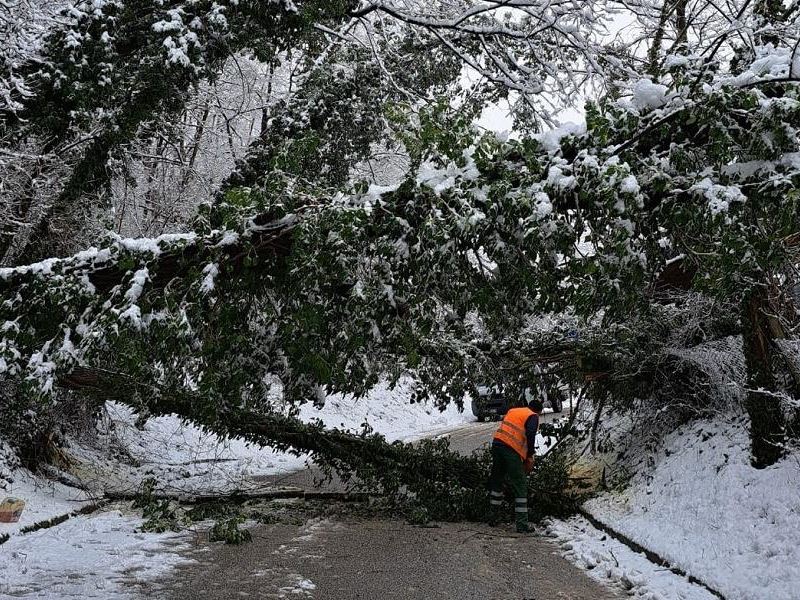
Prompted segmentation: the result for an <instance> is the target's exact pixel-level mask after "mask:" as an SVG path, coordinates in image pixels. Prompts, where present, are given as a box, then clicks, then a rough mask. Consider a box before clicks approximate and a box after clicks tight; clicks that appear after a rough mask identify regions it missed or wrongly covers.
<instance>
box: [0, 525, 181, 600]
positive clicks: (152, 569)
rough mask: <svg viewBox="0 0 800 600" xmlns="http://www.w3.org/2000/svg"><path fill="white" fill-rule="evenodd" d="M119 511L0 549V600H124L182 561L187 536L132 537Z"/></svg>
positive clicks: (134, 532) (24, 537)
mask: <svg viewBox="0 0 800 600" xmlns="http://www.w3.org/2000/svg"><path fill="white" fill-rule="evenodd" d="M141 522H142V520H141V519H139V518H137V517H135V516H133V515H129V514H124V513H122V512H120V511H109V512H102V513H98V514H96V515H89V516H80V517H75V518H73V519H70V520H69V521H67V522H65V523H63V524H61V525H59V526H57V527H52V528H50V529H42V530H40V531H36V532H33V533H29V534H26V535H21V536H14V537H12V538H11V540H9V541H8V542H6V543H5V544H3V545H2V546H0V598H46V599H48V600H66V599H76V600H83V599H87V598H97V599H103V600H126V599H128V598H131V597H133V591H134V587H135V585H136V583H137V581H141V580H143V579H145V578H146V579H155V578H158V577H159V576H161V575H164V574H166V573H168V572H169V571H170V570H171V569H173V568H174V567H175V566H176V565H177V564H179V563H181V562H184V561H186V560H187V559H186V558H184V557H183V556H182V554H181V552H182V551H183V550H185V549H186V548H188V539H189V534H175V533H165V534H155V533H147V534H145V533H138V532H137V528H138V527H139V526H140V525H141Z"/></svg>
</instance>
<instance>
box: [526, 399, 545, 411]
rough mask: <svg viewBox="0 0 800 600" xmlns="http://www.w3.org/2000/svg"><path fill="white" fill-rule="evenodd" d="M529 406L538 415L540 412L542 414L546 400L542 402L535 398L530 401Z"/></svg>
mask: <svg viewBox="0 0 800 600" xmlns="http://www.w3.org/2000/svg"><path fill="white" fill-rule="evenodd" d="M528 408H530V409H531V410H532V411H533V412H535V413H536V414H537V415H540V414H542V411H543V410H544V402H542V401H541V400H539V399H538V398H534V399H533V400H531V401H530V402H528Z"/></svg>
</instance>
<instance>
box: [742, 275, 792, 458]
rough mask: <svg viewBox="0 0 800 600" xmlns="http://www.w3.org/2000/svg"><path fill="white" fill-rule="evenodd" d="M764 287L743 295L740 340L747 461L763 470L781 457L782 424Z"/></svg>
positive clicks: (783, 429)
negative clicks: (744, 372)
mask: <svg viewBox="0 0 800 600" xmlns="http://www.w3.org/2000/svg"><path fill="white" fill-rule="evenodd" d="M768 307H769V297H768V293H767V288H766V287H764V286H758V287H756V288H754V289H753V290H752V291H751V292H750V293H749V294H747V295H746V296H745V299H744V305H743V314H742V338H743V344H744V356H745V362H746V365H747V399H746V408H747V413H748V415H749V416H750V443H751V453H752V457H751V461H752V464H753V466H754V467H756V468H764V467H768V466H769V465H772V464H774V463H776V462H777V461H778V460H780V458H781V457H782V456H783V452H784V440H785V437H786V423H785V418H784V415H783V410H782V409H781V404H780V397H779V396H778V395H777V394H776V393H775V392H776V391H777V385H776V381H775V376H774V373H773V368H772V352H773V348H772V345H773V333H772V331H771V330H770V326H769V318H768V316H767V313H766V310H767V309H768Z"/></svg>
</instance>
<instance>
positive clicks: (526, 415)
mask: <svg viewBox="0 0 800 600" xmlns="http://www.w3.org/2000/svg"><path fill="white" fill-rule="evenodd" d="M543 407H544V405H543V404H542V401H541V400H531V401H530V402H529V403H528V406H525V407H522V408H512V409H511V410H509V411H508V412H507V413H506V416H505V417H503V422H502V423H500V427H498V429H497V432H496V433H495V434H494V439H493V440H492V471H491V474H490V475H489V505H490V506H489V510H490V514H491V515H492V520H493V521H495V520H496V519H497V517H498V514H497V511H498V509H499V507H500V505H501V504H502V503H503V484H504V483H505V481H506V480H508V482H509V484H510V486H511V490H512V491H513V492H514V516H515V517H516V523H517V531H518V532H519V533H527V532H528V531H529V528H528V477H527V473H530V472H531V469H532V468H533V452H534V444H535V442H536V431H537V430H538V429H539V415H540V414H541V413H542V408H543Z"/></svg>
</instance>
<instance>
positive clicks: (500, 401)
mask: <svg viewBox="0 0 800 600" xmlns="http://www.w3.org/2000/svg"><path fill="white" fill-rule="evenodd" d="M530 394H531V390H526V393H525V401H526V402H527V400H528V397H529V395H530ZM564 399H565V397H564V392H563V391H562V390H561V389H559V388H554V389H550V390H548V391H547V392H545V393H544V398H543V399H542V401H543V402H544V405H545V406H549V407H550V409H551V410H552V411H553V412H554V413H560V412H561V411H563V410H564ZM518 404H519V405H522V404H523V402H522V400H520V402H518ZM509 408H511V402H510V400H509V398H508V396H507V395H506V393H505V392H503V390H502V389H500V388H497V387H489V386H484V385H482V386H478V397H477V398H473V400H472V414H473V415H475V416H476V417H477V418H478V421H499V420H500V419H502V418H503V416H504V415H505V414H506V413H507V412H508V409H509Z"/></svg>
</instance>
